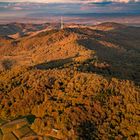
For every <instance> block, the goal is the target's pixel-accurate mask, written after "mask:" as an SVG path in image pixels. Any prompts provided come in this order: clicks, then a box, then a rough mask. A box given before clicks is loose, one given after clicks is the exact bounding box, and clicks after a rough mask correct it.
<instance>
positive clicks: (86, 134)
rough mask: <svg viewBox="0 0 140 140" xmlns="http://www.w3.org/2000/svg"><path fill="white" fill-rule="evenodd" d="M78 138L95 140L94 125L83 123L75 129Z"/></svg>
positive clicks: (95, 129) (89, 122)
mask: <svg viewBox="0 0 140 140" xmlns="http://www.w3.org/2000/svg"><path fill="white" fill-rule="evenodd" d="M77 133H78V136H79V138H80V139H81V140H94V139H97V138H98V137H97V133H98V132H97V128H96V125H95V124H94V123H93V122H91V121H83V122H81V123H80V125H79V126H78V128H77Z"/></svg>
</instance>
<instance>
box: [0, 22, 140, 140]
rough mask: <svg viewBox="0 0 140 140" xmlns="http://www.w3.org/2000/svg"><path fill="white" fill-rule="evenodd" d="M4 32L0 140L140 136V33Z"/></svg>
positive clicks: (119, 29) (113, 26)
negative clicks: (12, 33)
mask: <svg viewBox="0 0 140 140" xmlns="http://www.w3.org/2000/svg"><path fill="white" fill-rule="evenodd" d="M16 26H17V25H16ZM18 26H19V25H18ZM27 26H28V25H26V26H24V27H23V26H22V30H24V28H25V29H26V30H27ZM30 26H33V25H30ZM42 26H43V25H42ZM4 32H9V29H8V30H7V31H4ZM19 32H20V31H17V32H16V33H19ZM9 34H11V33H8V34H1V37H0V139H4V138H5V137H9V136H11V137H14V138H16V139H17V137H18V139H20V140H22V139H31V138H32V139H40V140H42V139H43V138H46V139H47V138H48V139H62V140H66V139H82V140H94V139H105V140H108V139H116V140H118V139H134V140H135V139H136V140H137V139H139V138H140V129H139V112H140V106H139V101H140V88H139V86H140V85H139V83H140V73H139V71H140V65H139V64H140V47H139V44H140V38H139V36H140V28H138V27H132V26H126V25H122V24H118V23H102V24H99V25H95V26H82V25H81V26H80V25H74V26H67V27H66V28H64V29H62V30H60V29H58V28H55V29H49V30H48V29H47V30H46V29H45V30H44V28H42V27H41V29H40V30H39V29H37V30H35V31H33V30H32V34H29V33H28V31H27V32H25V34H26V35H23V36H22V35H21V36H20V37H18V38H12V37H10V36H9ZM22 122H23V124H22ZM25 132H27V133H25ZM14 138H13V139H14ZM9 140H10V139H9Z"/></svg>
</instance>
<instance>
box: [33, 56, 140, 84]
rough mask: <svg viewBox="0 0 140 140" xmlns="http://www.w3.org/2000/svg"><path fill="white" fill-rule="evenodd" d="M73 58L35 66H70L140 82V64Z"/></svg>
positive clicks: (54, 67)
mask: <svg viewBox="0 0 140 140" xmlns="http://www.w3.org/2000/svg"><path fill="white" fill-rule="evenodd" d="M73 58H74V57H71V58H67V59H59V60H53V61H50V62H46V63H41V64H38V65H35V66H34V68H36V69H40V70H48V69H63V68H70V69H71V70H73V71H79V72H84V73H96V74H99V75H102V76H104V77H106V78H113V77H114V78H117V79H122V80H131V81H134V82H135V83H136V84H138V83H139V82H140V74H139V69H140V66H137V69H134V68H133V67H128V66H123V65H122V64H121V63H120V65H118V66H114V65H112V64H108V63H105V61H103V62H102V61H98V60H96V59H95V58H93V59H88V60H85V61H84V62H75V61H74V60H73ZM96 62H97V63H96ZM95 63H96V64H95Z"/></svg>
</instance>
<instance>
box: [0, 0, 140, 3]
mask: <svg viewBox="0 0 140 140" xmlns="http://www.w3.org/2000/svg"><path fill="white" fill-rule="evenodd" d="M0 2H38V3H54V2H55V3H59V2H63V3H79V2H80V3H89V2H93V3H102V2H116V3H129V2H131V3H132V2H140V0H69V1H68V0H0Z"/></svg>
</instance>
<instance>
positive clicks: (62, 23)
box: [60, 17, 64, 29]
mask: <svg viewBox="0 0 140 140" xmlns="http://www.w3.org/2000/svg"><path fill="white" fill-rule="evenodd" d="M60 28H61V29H64V21H63V17H61V27H60Z"/></svg>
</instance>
